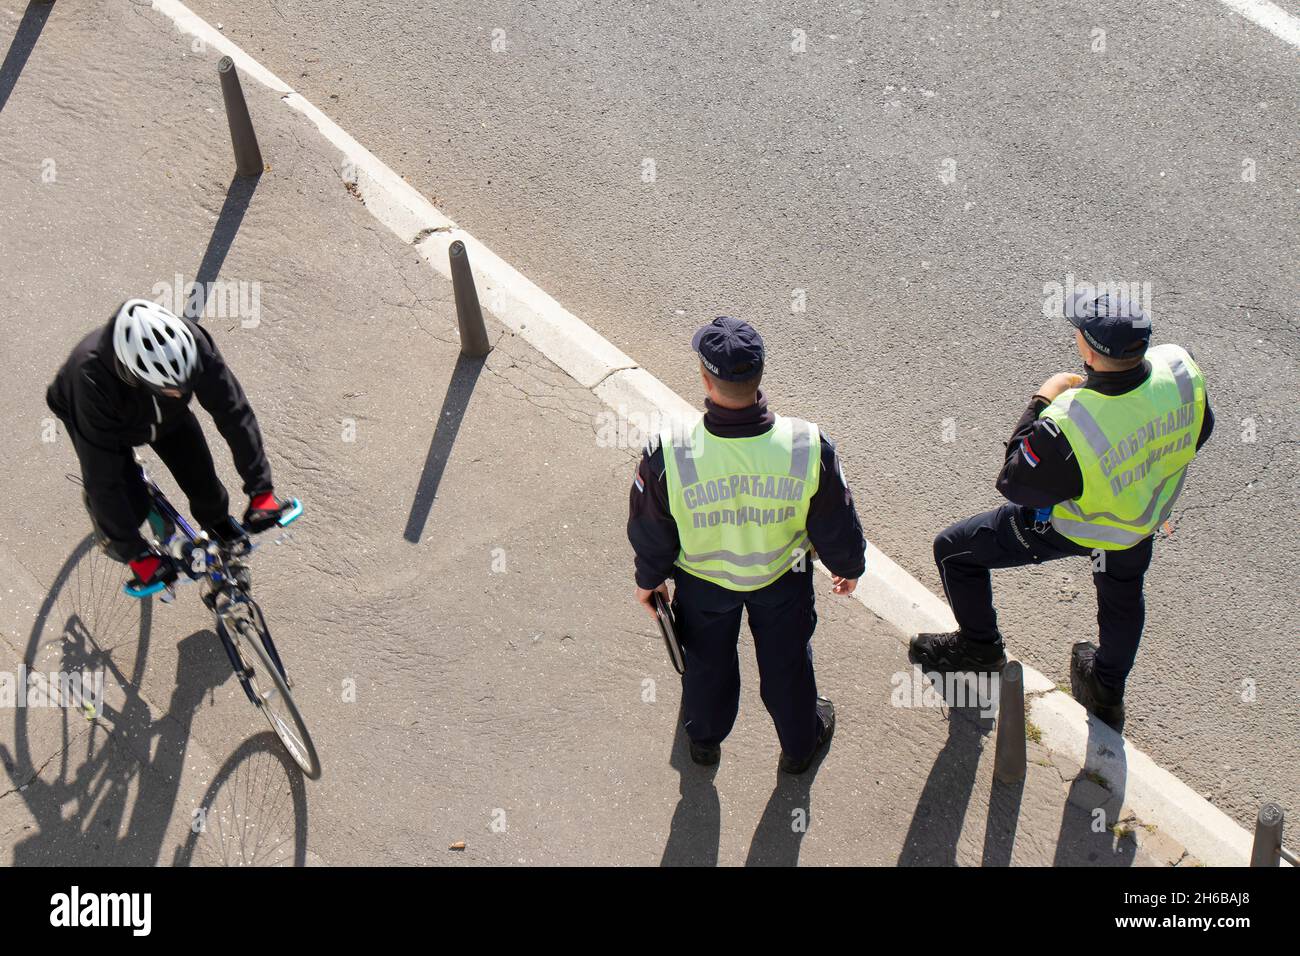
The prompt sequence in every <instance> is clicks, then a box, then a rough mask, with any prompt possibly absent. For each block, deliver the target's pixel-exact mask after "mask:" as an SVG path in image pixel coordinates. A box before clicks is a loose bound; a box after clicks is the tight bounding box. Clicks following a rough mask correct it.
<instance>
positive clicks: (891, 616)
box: [153, 0, 1252, 866]
mask: <svg viewBox="0 0 1300 956" xmlns="http://www.w3.org/2000/svg"><path fill="white" fill-rule="evenodd" d="M153 9H154V10H156V11H157V12H159V13H161V14H163V15H164V16H166V17H168V18H169V19H170V20H172V22H173V23H174V24H175V26H176V29H177V30H178V31H179V32H181V33H183V34H186V35H189V36H193V37H196V38H198V39H200V40H202V41H203V42H204V43H205V44H207V45H208V46H211V47H212V48H214V49H215V50H217V51H219V52H220V53H222V54H225V55H227V56H230V57H231V58H232V59H233V60H234V61H235V64H236V66H238V68H239V69H240V70H241V71H242V72H244V73H245V74H246V75H247V76H249V77H251V78H252V79H255V80H257V82H259V83H261V84H262V85H263V86H265V87H267V88H268V89H270V90H273V91H274V92H276V93H278V94H280V96H281V99H282V100H283V101H284V102H285V104H286V105H288V106H289V107H290V108H292V109H294V110H296V111H297V112H299V113H301V114H302V115H303V116H305V117H306V118H307V119H308V120H310V121H311V123H312V124H313V125H315V127H316V128H317V129H318V130H319V131H320V133H321V135H323V136H324V137H325V138H326V139H327V140H329V142H331V143H333V144H334V145H335V146H336V147H337V148H338V149H339V150H340V151H341V153H342V156H341V160H340V175H341V177H342V179H343V181H344V182H345V183H347V184H349V185H350V186H352V187H354V189H355V192H356V194H358V195H359V197H360V198H361V200H362V201H363V202H364V203H365V205H366V208H367V209H368V210H369V211H370V212H371V214H372V215H374V216H375V218H376V219H378V220H379V221H380V222H381V223H383V224H384V225H385V226H387V227H388V228H389V229H390V230H391V231H392V232H393V234H394V235H396V236H397V237H398V238H399V239H401V240H402V241H403V242H405V243H408V244H411V245H414V246H415V247H416V249H417V251H418V252H419V254H420V255H421V256H422V257H423V258H425V259H426V260H427V261H428V262H429V264H430V265H431V266H432V267H433V268H434V269H435V270H436V271H437V272H438V273H439V274H440V275H442V276H443V277H444V278H448V279H449V278H450V276H451V270H450V266H449V265H448V260H447V249H448V247H449V246H450V245H451V243H452V242H454V241H455V240H457V239H459V240H461V241H462V242H464V243H465V246H466V249H467V250H468V251H469V260H470V263H471V265H472V266H473V270H474V279H475V282H476V283H477V285H478V290H479V297H480V301H481V302H482V303H483V305H484V306H485V307H486V308H487V310H488V311H490V312H491V313H493V315H495V316H496V318H497V319H498V320H499V321H501V322H502V323H503V324H504V325H506V326H507V327H508V328H510V329H511V330H512V331H514V332H516V333H517V334H518V335H519V336H520V337H521V338H523V339H524V340H525V341H526V342H528V343H529V344H530V345H532V346H533V347H534V348H536V349H537V350H538V351H539V352H541V353H542V354H543V355H545V356H546V357H547V358H548V359H549V360H550V361H552V362H554V363H555V364H556V365H557V366H558V367H559V368H561V369H563V370H564V371H565V372H566V373H567V374H568V375H570V376H571V377H572V378H573V379H574V380H575V381H577V382H579V383H581V384H582V385H583V386H584V387H585V388H588V389H590V390H592V391H593V392H594V393H595V395H596V396H597V397H599V398H600V399H601V400H602V401H604V402H605V403H606V404H607V405H609V406H610V407H611V408H613V409H615V410H616V411H619V412H620V413H624V414H633V413H635V414H639V415H643V416H646V419H647V420H656V419H657V420H658V421H661V422H665V423H667V422H671V421H690V420H692V419H693V418H696V417H698V416H699V414H700V413H699V412H698V411H697V410H696V409H695V408H694V407H693V406H692V405H691V404H690V403H689V402H687V401H686V400H685V399H683V398H682V397H681V396H680V395H678V394H677V393H676V392H674V391H673V390H672V389H670V388H668V386H666V385H664V384H663V383H662V382H660V381H659V380H658V379H656V378H655V377H654V376H652V375H651V374H650V373H649V372H647V371H646V370H645V369H643V368H641V367H640V366H638V365H637V363H636V362H635V361H634V360H633V359H632V358H630V357H629V356H628V355H626V354H625V353H623V352H622V351H621V350H619V349H618V348H616V347H615V346H614V345H613V344H612V343H610V342H609V341H608V340H606V339H605V338H604V337H603V336H601V335H600V334H599V333H598V332H596V331H595V330H594V329H592V328H591V326H589V325H587V324H586V323H585V322H583V321H582V320H581V319H579V318H578V317H577V316H575V315H573V314H572V313H571V312H569V311H568V310H567V309H565V308H564V307H563V306H562V305H560V303H559V302H557V301H556V300H555V299H554V298H552V297H551V296H550V295H548V294H547V293H546V292H545V291H544V290H542V289H540V288H539V287H538V286H536V285H535V284H534V283H532V282H531V281H530V280H529V279H527V278H526V277H525V276H523V275H522V274H521V273H519V272H518V271H517V270H516V269H514V268H513V267H512V266H510V265H509V264H508V263H506V262H504V261H503V260H502V259H500V258H499V257H498V256H497V255H496V254H495V253H493V252H492V251H491V250H490V249H488V248H487V247H486V246H485V245H483V244H482V243H481V242H479V241H478V240H477V239H475V238H474V237H473V236H471V235H470V234H469V233H467V232H465V231H463V230H462V229H460V228H459V227H458V226H457V225H456V224H455V223H454V222H453V221H452V220H451V219H449V218H448V217H447V216H446V215H444V214H443V213H442V212H441V211H440V210H438V209H437V208H436V207H435V206H434V205H433V204H432V203H431V202H429V201H428V199H426V198H425V197H424V196H423V195H421V194H420V193H419V191H418V190H416V189H415V188H414V187H413V186H411V185H410V184H409V183H407V182H406V181H405V180H404V179H402V177H401V176H399V175H398V174H397V173H396V172H394V171H393V170H392V169H390V168H389V167H388V166H386V165H385V164H384V163H383V162H381V161H380V160H379V159H378V157H376V156H375V155H374V154H373V153H371V152H370V151H369V150H368V149H366V148H365V147H364V146H362V145H361V144H360V143H358V142H357V141H356V140H355V139H353V138H352V136H350V135H349V134H348V133H347V132H345V131H344V130H343V129H342V128H340V127H339V126H338V125H337V124H336V123H335V122H334V121H333V120H331V119H330V118H329V117H328V116H326V115H325V114H324V113H322V112H321V111H320V110H319V109H317V108H316V107H315V106H314V105H312V104H311V103H310V102H308V101H307V100H306V99H304V98H303V97H302V96H301V95H299V94H298V93H296V92H294V91H293V89H292V88H290V87H289V86H288V84H286V83H285V82H284V81H282V80H281V79H280V78H279V77H277V76H276V75H275V74H273V73H271V72H270V71H269V70H267V69H266V68H265V67H263V66H262V65H261V64H260V63H258V62H257V61H256V60H254V59H253V58H252V57H250V56H249V55H248V54H246V53H245V52H244V51H243V50H242V49H240V48H239V47H238V46H237V45H236V44H234V43H233V42H231V41H230V40H229V39H228V38H226V37H225V36H224V35H222V34H221V33H219V32H218V31H217V30H215V29H214V28H213V27H211V26H210V25H209V24H208V23H207V22H205V21H204V20H203V19H201V18H200V17H198V16H197V15H195V14H194V13H193V12H192V11H191V10H190V9H189V8H188V7H186V6H185V5H184V4H183V3H180V2H178V0H153ZM822 570H823V571H825V569H824V568H822ZM854 596H855V597H857V598H858V600H859V601H861V602H862V603H863V604H864V605H865V606H866V607H867V608H868V609H869V610H870V611H871V612H872V613H873V614H875V615H876V616H877V617H880V618H881V619H882V620H884V621H886V622H888V623H889V624H892V625H893V626H894V627H895V628H897V629H898V630H899V631H900V632H901V633H902V634H903V635H904V636H907V635H910V634H915V633H917V632H918V631H926V630H937V631H946V630H951V629H954V628H955V626H956V622H955V621H954V619H953V617H952V611H951V610H950V609H949V608H948V606H947V605H946V604H945V603H944V602H943V601H941V600H940V599H939V598H938V597H937V596H936V595H935V594H934V593H933V592H931V591H930V590H929V589H928V588H926V587H925V586H924V585H922V584H921V583H920V582H919V581H918V580H916V578H914V577H912V575H910V574H909V573H908V572H907V571H905V570H904V569H903V568H902V567H900V566H899V565H898V564H897V563H895V562H894V561H893V560H891V559H890V558H889V556H888V555H886V554H884V553H883V552H882V551H880V550H879V549H877V548H876V547H875V546H874V545H871V544H868V545H867V572H866V574H865V575H864V576H863V579H862V581H861V582H860V584H859V586H858V589H857V591H856V592H855V595H854ZM1022 663H1023V662H1022ZM1024 675H1025V693H1026V694H1027V695H1031V697H1032V700H1031V702H1030V704H1029V706H1030V718H1031V719H1032V720H1033V722H1034V723H1035V724H1036V725H1037V726H1038V727H1039V729H1040V730H1041V731H1042V743H1043V745H1044V746H1046V747H1047V748H1048V749H1049V750H1053V751H1056V752H1058V753H1061V754H1063V755H1066V756H1069V757H1071V758H1073V759H1074V760H1075V761H1077V762H1078V763H1080V764H1082V765H1083V766H1084V767H1085V768H1087V769H1088V770H1090V771H1096V772H1097V773H1099V774H1100V775H1101V776H1103V777H1105V778H1106V779H1107V780H1108V781H1111V782H1113V783H1114V784H1120V783H1121V782H1122V785H1123V789H1124V793H1125V802H1126V803H1127V804H1128V805H1129V806H1131V807H1132V809H1133V810H1134V812H1135V813H1137V814H1138V815H1139V817H1140V818H1141V819H1142V820H1143V822H1146V823H1150V824H1153V825H1155V826H1157V827H1159V828H1160V829H1161V830H1163V831H1165V832H1166V833H1168V834H1169V835H1170V836H1172V837H1173V838H1174V839H1176V840H1178V841H1180V842H1181V843H1182V844H1183V846H1184V847H1185V848H1186V849H1187V851H1188V852H1189V853H1191V854H1192V855H1193V856H1195V857H1196V858H1198V859H1200V860H1201V861H1203V862H1205V863H1206V864H1208V865H1212V866H1243V865H1246V864H1247V863H1248V862H1249V860H1250V849H1251V843H1252V837H1251V835H1250V834H1249V833H1247V831H1246V830H1244V829H1243V828H1242V827H1241V826H1239V825H1238V824H1237V823H1236V822H1235V821H1233V820H1232V819H1231V818H1229V817H1228V816H1227V815H1226V814H1225V813H1223V812H1222V811H1221V810H1219V809H1218V808H1217V807H1214V806H1213V805H1211V804H1210V803H1209V802H1208V801H1206V800H1205V799H1203V798H1202V797H1200V796H1199V795H1198V794H1196V793H1195V792H1194V791H1193V790H1192V789H1191V788H1190V787H1188V786H1187V785H1186V784H1184V783H1182V781H1180V780H1178V779H1177V778H1176V777H1174V776H1173V775H1172V774H1170V773H1169V772H1168V771H1166V770H1163V769H1161V768H1160V767H1159V766H1157V765H1156V763H1155V762H1154V761H1153V760H1151V758H1150V757H1148V756H1147V755H1146V754H1144V753H1142V752H1141V751H1140V750H1137V749H1136V748H1134V747H1132V746H1130V745H1128V744H1126V743H1125V742H1124V741H1123V740H1122V739H1121V738H1120V737H1119V735H1117V734H1115V733H1114V732H1113V731H1111V730H1110V729H1109V728H1108V727H1105V726H1104V725H1101V724H1099V723H1098V722H1097V721H1095V720H1092V719H1090V718H1088V717H1087V715H1086V713H1085V712H1084V710H1083V708H1082V707H1080V706H1079V705H1078V704H1077V703H1076V702H1075V701H1074V699H1073V698H1072V697H1070V696H1069V695H1067V694H1065V693H1063V692H1061V691H1060V690H1058V689H1057V688H1056V685H1055V684H1054V683H1053V682H1052V681H1051V680H1049V679H1048V678H1047V677H1046V676H1045V675H1044V674H1042V673H1040V672H1038V671H1036V670H1034V669H1033V668H1031V667H1028V666H1025V668H1024ZM1090 734H1091V735H1090Z"/></svg>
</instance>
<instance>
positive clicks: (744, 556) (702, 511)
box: [627, 317, 866, 774]
mask: <svg viewBox="0 0 1300 956" xmlns="http://www.w3.org/2000/svg"><path fill="white" fill-rule="evenodd" d="M691 345H692V347H693V348H694V350H695V352H696V353H697V354H698V356H699V360H700V377H701V378H702V379H703V382H704V390H705V393H706V395H707V398H706V399H705V409H706V411H705V414H704V416H703V418H702V419H701V420H700V421H699V422H698V424H696V425H695V426H694V428H693V429H691V430H690V431H689V432H688V433H686V434H674V433H673V431H672V430H667V431H665V432H664V433H662V434H661V435H660V436H658V437H656V438H652V439H651V441H650V442H649V443H648V445H647V446H646V449H645V451H644V453H643V454H642V457H641V461H640V462H639V463H638V465H637V471H636V476H635V478H634V480H633V484H632V491H631V495H630V497H631V504H630V517H629V519H628V526H627V532H628V538H629V540H630V541H631V542H632V547H633V550H634V551H635V552H636V584H637V588H636V597H637V600H638V601H639V602H641V604H642V605H644V606H645V607H646V609H647V610H648V611H649V613H650V614H651V616H652V617H653V616H654V606H653V603H652V597H653V594H654V592H655V591H659V592H661V593H662V594H664V596H665V597H667V596H668V587H667V584H666V580H667V579H668V578H669V577H671V578H673V580H674V582H675V584H676V587H675V595H674V597H673V601H672V608H673V614H674V617H675V618H676V622H677V633H678V636H679V638H680V640H681V644H682V647H683V650H684V654H685V660H686V672H685V674H684V675H683V677H682V719H683V722H684V724H685V729H686V734H687V736H688V737H689V738H690V749H691V758H692V759H693V760H694V761H695V762H696V763H698V764H703V765H706V766H709V765H713V764H716V763H717V762H718V760H719V759H720V757H721V753H722V751H721V744H722V741H723V740H724V739H725V738H726V736H727V735H728V734H729V733H730V732H731V728H732V726H733V724H734V723H735V720H736V712H737V709H738V708H739V705H740V658H739V654H738V652H737V647H736V642H737V640H738V638H739V636H740V623H741V612H742V610H746V611H748V614H749V626H750V630H752V631H753V634H754V650H755V653H756V655H757V658H758V670H759V677H760V694H761V696H762V699H763V704H764V706H766V708H767V711H768V713H769V714H770V715H771V716H772V721H773V723H775V725H776V732H777V736H778V738H780V742H781V760H780V766H781V769H782V770H784V771H785V772H787V773H794V774H798V773H803V772H804V771H806V770H807V769H808V768H809V767H810V766H811V765H812V764H813V762H814V760H815V759H816V757H817V756H818V754H820V753H821V752H822V750H823V748H824V747H825V746H826V744H827V743H829V741H830V739H831V734H832V733H833V732H834V730H835V708H834V706H833V705H832V704H831V702H830V701H829V700H828V699H826V698H825V697H821V696H819V695H818V693H817V683H816V680H815V679H814V676H813V660H812V635H813V629H814V628H815V627H816V625H817V612H816V610H815V609H814V606H813V574H814V571H813V567H812V559H813V557H814V555H813V554H812V553H810V552H813V551H815V552H816V555H815V556H816V557H819V558H820V559H821V560H822V562H823V563H824V564H825V565H826V567H827V568H828V569H829V570H830V571H831V573H832V587H833V590H834V592H835V593H836V594H843V595H848V594H851V593H852V592H853V589H854V588H855V587H856V586H857V579H858V578H859V577H860V576H861V575H862V573H863V571H864V570H865V568H866V560H865V550H866V542H865V540H864V538H863V536H862V526H861V524H860V523H859V521H858V517H857V513H856V512H855V510H854V508H853V498H852V496H851V495H850V493H849V489H848V486H847V485H846V484H845V481H844V474H843V470H842V468H841V467H840V463H839V458H838V456H837V454H836V452H835V446H834V445H833V444H831V442H829V441H828V440H827V439H826V437H825V436H824V435H822V434H821V432H820V430H819V429H818V427H817V426H816V425H814V424H811V423H809V422H805V421H801V420H799V419H797V418H785V417H783V416H780V415H775V414H773V413H772V412H771V411H770V410H769V409H768V407H767V399H766V398H765V396H764V395H763V393H762V392H761V391H759V383H760V380H761V378H762V375H763V365H764V349H763V339H762V337H761V336H760V335H759V334H758V332H757V331H756V330H755V329H754V328H753V327H751V326H750V325H749V324H747V323H745V322H742V321H739V320H737V319H732V318H725V317H721V318H717V319H715V320H714V321H713V322H711V323H710V324H709V325H706V326H705V327H704V328H702V329H700V330H699V331H698V332H697V333H696V334H695V338H694V339H693V340H692V343H691Z"/></svg>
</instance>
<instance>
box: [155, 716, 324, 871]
mask: <svg viewBox="0 0 1300 956" xmlns="http://www.w3.org/2000/svg"><path fill="white" fill-rule="evenodd" d="M173 863H174V864H175V865H176V866H194V865H196V864H199V865H204V866H306V864H307V788H306V786H305V784H304V783H303V776H302V773H301V772H300V771H299V770H298V767H297V765H296V764H294V763H293V762H292V761H291V760H290V759H289V755H288V754H287V753H285V750H284V747H283V746H282V745H281V744H280V741H279V738H277V737H276V736H275V734H273V733H271V731H269V730H267V731H263V732H262V733H260V734H257V735H256V736H253V737H250V738H249V739H248V740H246V741H244V742H243V743H242V744H240V746H239V748H238V749H237V750H236V751H235V752H234V753H233V754H231V755H230V757H229V758H227V760H226V762H225V763H224V764H223V765H222V767H221V769H220V770H219V771H218V772H217V775H216V777H214V778H213V780H212V783H211V785H210V786H209V787H208V790H207V792H206V793H205V794H204V795H203V800H202V801H201V802H200V803H199V806H198V807H197V808H196V809H195V811H194V816H193V818H192V819H191V825H190V836H189V839H188V840H187V841H186V842H185V845H184V846H182V847H179V848H178V849H177V851H176V855H175V859H174V860H173Z"/></svg>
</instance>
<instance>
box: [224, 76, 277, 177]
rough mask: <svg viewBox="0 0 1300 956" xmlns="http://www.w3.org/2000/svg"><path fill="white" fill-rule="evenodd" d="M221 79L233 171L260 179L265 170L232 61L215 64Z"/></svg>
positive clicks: (242, 89)
mask: <svg viewBox="0 0 1300 956" xmlns="http://www.w3.org/2000/svg"><path fill="white" fill-rule="evenodd" d="M217 74H218V75H219V76H220V77H221V95H222V97H223V98H224V99H225V101H226V120H227V121H228V122H229V123H230V142H231V145H233V146H234V147H235V169H236V171H237V172H238V173H239V175H241V176H260V175H262V172H263V170H265V169H266V164H265V163H263V162H262V150H261V149H260V148H259V147H258V145H257V134H256V133H254V132H253V120H252V118H251V117H250V116H249V115H248V104H247V103H246V102H245V101H244V88H243V87H242V86H240V85H239V71H238V70H236V69H235V61H234V60H232V59H231V58H230V57H228V56H223V57H222V58H221V60H220V61H219V62H218V63H217Z"/></svg>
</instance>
